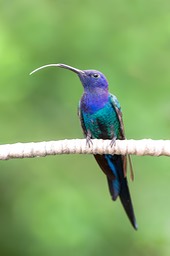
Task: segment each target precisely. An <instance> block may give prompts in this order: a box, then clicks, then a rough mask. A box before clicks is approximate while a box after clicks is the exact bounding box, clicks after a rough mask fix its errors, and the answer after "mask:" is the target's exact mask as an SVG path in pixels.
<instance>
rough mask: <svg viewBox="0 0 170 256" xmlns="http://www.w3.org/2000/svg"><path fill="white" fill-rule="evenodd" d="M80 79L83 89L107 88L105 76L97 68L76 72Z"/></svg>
mask: <svg viewBox="0 0 170 256" xmlns="http://www.w3.org/2000/svg"><path fill="white" fill-rule="evenodd" d="M78 76H79V78H80V81H81V82H82V85H83V87H84V90H85V91H93V90H95V89H99V88H100V89H105V90H107V89H108V82H107V79H106V77H105V76H104V75H103V74H102V73H101V72H100V71H97V70H83V73H78Z"/></svg>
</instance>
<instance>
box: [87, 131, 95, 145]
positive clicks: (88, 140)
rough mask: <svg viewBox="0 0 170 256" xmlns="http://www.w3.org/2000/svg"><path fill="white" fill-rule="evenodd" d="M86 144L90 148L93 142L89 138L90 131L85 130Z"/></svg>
mask: <svg viewBox="0 0 170 256" xmlns="http://www.w3.org/2000/svg"><path fill="white" fill-rule="evenodd" d="M86 145H87V146H89V148H90V146H92V145H93V142H92V140H91V132H90V131H88V132H87V137H86Z"/></svg>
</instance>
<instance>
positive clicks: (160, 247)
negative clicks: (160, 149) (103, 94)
mask: <svg viewBox="0 0 170 256" xmlns="http://www.w3.org/2000/svg"><path fill="white" fill-rule="evenodd" d="M169 11H170V3H169V1H167V0H156V1H155V0H154V1H153V0H151V1H147V0H137V1H130V0H113V1H109V0H105V1H89V0H86V1H78V0H73V1H68V0H56V1H54V0H42V1H40V0H37V1H33V0H29V1H26V0H23V1H21V0H14V1H9V0H1V1H0V35H1V36H0V55H1V62H0V73H1V76H0V120H1V133H0V141H1V144H3V143H15V142H19V141H22V142H29V141H42V140H57V139H62V138H63V139H64V138H77V137H78V138H81V137H82V132H81V129H80V124H79V121H78V118H77V115H76V112H77V104H78V101H79V98H80V96H81V94H82V87H81V85H80V82H79V80H78V78H77V77H76V76H75V74H73V73H70V72H68V71H66V70H62V69H55V68H50V69H46V70H43V71H41V72H39V73H36V74H35V75H33V76H29V75H28V74H29V72H31V71H32V70H33V69H35V68H37V67H38V66H41V65H44V64H48V63H66V64H69V65H72V66H75V67H77V68H80V69H90V68H93V69H98V70H100V71H102V72H103V73H105V75H106V76H107V78H108V80H109V84H110V91H111V92H112V93H114V94H116V95H117V97H118V98H119V100H120V102H121V105H122V109H123V113H124V123H125V127H126V135H127V137H128V138H134V139H142V138H153V139H169V130H170V114H169V113H170V100H169V94H170V85H169V82H170V72H169V66H170V29H169V28H170V15H169ZM133 162H134V170H135V182H134V183H131V182H130V187H131V194H132V197H133V202H134V207H135V212H136V216H137V220H138V224H139V231H137V232H135V231H134V230H133V229H132V228H131V226H130V224H129V222H128V219H127V217H126V216H125V213H124V211H123V209H122V207H121V205H120V202H119V201H117V202H116V203H113V202H112V201H111V200H110V198H109V193H108V189H107V184H106V181H105V177H104V175H103V173H101V171H100V170H99V168H98V166H97V164H96V163H95V161H94V159H93V157H92V156H78V155H76V156H71V155H70V156H56V157H47V158H44V159H24V160H11V161H6V162H1V167H0V255H12V256H15V255H17V256H19V255H25V256H27V255H28V256H33V255H41V256H43V255H49V256H53V255H74V256H75V255H126V256H128V255H129V256H132V255H139V256H144V255H154V256H156V255H163V256H164V255H165V256H169V254H170V217H169V212H170V200H169V194H170V186H169V181H170V170H169V169H170V163H169V159H168V158H165V157H161V158H154V157H133Z"/></svg>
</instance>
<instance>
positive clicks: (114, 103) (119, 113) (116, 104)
mask: <svg viewBox="0 0 170 256" xmlns="http://www.w3.org/2000/svg"><path fill="white" fill-rule="evenodd" d="M110 102H111V105H112V107H113V108H114V109H115V111H116V113H117V117H118V119H119V123H120V139H121V140H124V139H125V132H124V125H123V118H122V111H121V107H120V104H119V101H118V99H117V98H116V96H114V95H113V94H110Z"/></svg>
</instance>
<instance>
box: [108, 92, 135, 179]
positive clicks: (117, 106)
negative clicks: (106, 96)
mask: <svg viewBox="0 0 170 256" xmlns="http://www.w3.org/2000/svg"><path fill="white" fill-rule="evenodd" d="M110 100H111V104H112V106H113V108H114V109H115V111H116V113H117V117H118V119H119V122H120V138H119V139H121V140H125V139H126V137H125V130H124V124H123V118H122V111H121V107H120V103H119V101H118V99H117V98H116V96H115V95H113V94H110ZM122 159H123V165H124V168H123V169H124V175H125V176H126V173H127V156H122ZM128 160H129V166H130V177H131V179H132V180H133V179H134V174H133V168H132V161H131V158H130V155H128Z"/></svg>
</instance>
